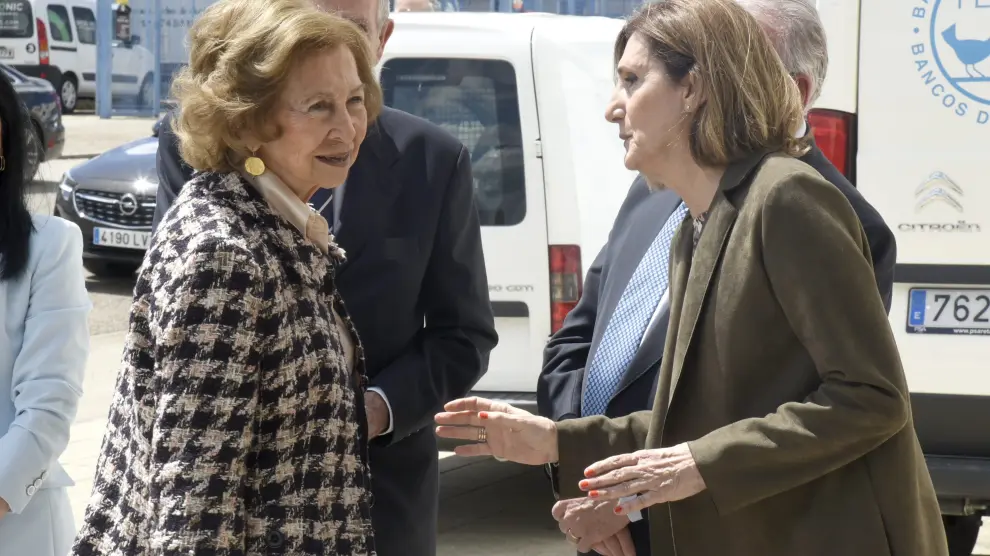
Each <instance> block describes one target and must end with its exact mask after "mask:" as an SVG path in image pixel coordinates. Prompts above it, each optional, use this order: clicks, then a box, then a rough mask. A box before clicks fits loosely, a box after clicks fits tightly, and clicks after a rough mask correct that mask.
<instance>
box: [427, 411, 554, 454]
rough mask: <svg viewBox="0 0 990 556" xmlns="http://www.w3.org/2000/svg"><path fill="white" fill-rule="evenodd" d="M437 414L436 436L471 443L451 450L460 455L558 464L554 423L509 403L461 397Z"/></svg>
mask: <svg viewBox="0 0 990 556" xmlns="http://www.w3.org/2000/svg"><path fill="white" fill-rule="evenodd" d="M443 408H444V410H445V411H444V412H442V413H437V416H436V421H437V424H438V425H440V426H439V427H437V436H440V437H441V438H452V439H456V440H472V441H475V442H477V444H466V445H463V446H457V447H456V448H454V453H456V454H457V455H459V456H495V457H496V458H500V459H506V460H509V461H514V462H516V463H523V464H526V465H543V464H546V463H554V462H556V461H557V424H556V423H554V422H553V421H551V420H550V419H547V418H545V417H539V416H537V415H533V414H532V413H529V412H528V411H524V410H522V409H518V408H515V407H512V406H511V405H509V404H506V403H502V402H496V401H492V400H488V399H485V398H477V397H471V398H462V399H459V400H454V401H452V402H448V403H447V404H446V405H444V407H443Z"/></svg>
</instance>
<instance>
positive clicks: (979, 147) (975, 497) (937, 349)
mask: <svg viewBox="0 0 990 556" xmlns="http://www.w3.org/2000/svg"><path fill="white" fill-rule="evenodd" d="M818 9H819V11H820V13H821V16H822V19H823V21H824V22H825V25H826V30H827V32H828V37H829V43H830V44H829V56H830V58H831V62H830V64H829V74H830V75H829V77H828V80H827V82H826V85H825V88H824V90H823V93H822V97H821V99H820V100H819V101H818V104H817V106H818V107H819V108H821V109H823V110H822V112H820V113H819V114H818V115H817V116H816V117H815V118H813V119H812V125H813V126H814V127H815V128H816V129H817V130H819V136H821V137H822V139H820V141H819V142H820V144H822V145H823V149H824V150H825V151H826V153H828V154H829V156H830V157H831V158H832V160H833V161H834V162H836V165H837V166H839V168H840V169H843V170H844V171H845V172H846V175H847V176H849V177H850V179H853V180H854V183H856V185H857V187H858V188H859V189H860V190H862V191H863V193H864V194H865V195H866V197H867V198H868V199H869V200H870V201H871V202H872V203H873V204H874V206H876V208H877V209H878V210H879V211H880V213H881V214H882V215H883V216H884V218H885V219H886V221H887V223H888V225H889V226H890V227H891V228H892V229H893V230H894V231H895V234H896V237H897V263H898V264H897V267H896V270H895V276H894V278H895V284H894V294H893V295H894V297H893V306H892V308H891V311H890V322H891V324H892V325H893V329H894V335H895V337H896V339H897V344H898V348H899V350H900V353H901V358H902V360H903V362H904V368H905V371H906V373H907V379H908V385H909V387H910V389H911V405H912V408H913V417H914V423H915V428H916V429H917V431H918V437H919V440H920V441H921V446H922V449H923V450H924V452H925V454H926V458H927V460H928V468H929V470H930V471H931V475H932V480H933V481H934V483H935V490H936V491H937V493H938V495H939V498H940V502H941V505H942V513H943V516H944V521H945V525H946V531H947V533H948V536H949V543H950V551H951V554H952V555H953V556H958V555H969V554H971V553H972V551H973V547H974V545H975V544H976V541H977V536H978V535H979V531H980V524H981V516H986V515H990V373H988V372H987V370H988V366H987V360H988V358H990V248H988V247H987V245H988V243H990V188H988V187H987V177H986V176H987V172H986V163H985V160H986V153H987V147H986V146H987V144H988V141H990V78H988V77H987V76H990V40H988V37H990V2H988V1H987V0H951V1H949V0H915V1H912V0H909V1H907V2H904V1H899V0H870V1H868V2H867V1H864V0H843V1H840V2H819V3H818Z"/></svg>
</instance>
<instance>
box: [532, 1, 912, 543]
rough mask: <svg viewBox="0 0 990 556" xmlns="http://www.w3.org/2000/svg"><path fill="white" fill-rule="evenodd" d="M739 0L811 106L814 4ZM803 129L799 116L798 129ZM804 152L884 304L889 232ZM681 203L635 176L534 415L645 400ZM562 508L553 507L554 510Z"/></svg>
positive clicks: (619, 411) (604, 520) (657, 354)
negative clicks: (839, 206) (857, 243)
mask: <svg viewBox="0 0 990 556" xmlns="http://www.w3.org/2000/svg"><path fill="white" fill-rule="evenodd" d="M740 3H742V4H743V5H744V6H746V7H747V9H749V10H750V12H751V13H752V14H753V15H754V16H755V17H756V18H757V20H759V21H760V22H761V23H762V24H763V26H764V28H765V29H767V30H768V31H769V32H768V34H769V35H770V37H771V40H772V41H773V42H774V45H775V47H776V49H777V51H778V54H779V55H780V57H781V60H782V61H783V62H784V65H785V67H787V69H788V70H789V72H790V73H791V75H793V76H794V79H795V81H796V82H797V85H798V88H799V89H800V90H801V95H802V100H803V101H804V103H805V106H806V107H809V108H810V106H811V105H812V104H813V103H814V101H815V99H816V98H817V96H818V93H819V92H820V91H821V85H822V83H823V81H824V79H825V72H826V68H827V65H828V59H827V50H826V47H825V31H824V29H823V28H822V25H821V21H820V20H819V18H818V13H817V11H816V9H815V7H814V6H813V5H812V4H811V3H810V2H809V1H808V0H740ZM807 132H808V128H807V125H806V126H805V127H804V129H802V130H801V131H800V132H799V135H804V134H806V133H807ZM801 160H802V161H804V162H805V163H806V164H808V165H809V166H811V167H813V168H814V169H815V170H817V171H818V172H819V173H820V174H821V175H822V176H823V177H824V178H825V179H826V180H828V181H830V182H831V183H832V184H834V185H835V186H836V187H837V188H838V189H839V190H840V191H841V192H842V193H843V194H844V195H845V196H846V197H847V198H848V199H849V202H850V204H851V205H852V207H853V209H854V210H855V212H856V214H857V215H858V216H859V219H860V221H861V222H862V224H863V228H864V229H865V231H866V235H867V237H868V239H869V242H870V250H871V255H872V257H873V265H874V272H875V274H876V279H877V287H878V288H879V291H880V294H881V297H882V299H883V303H884V306H885V307H886V309H887V311H888V312H889V311H890V302H891V293H892V290H893V281H894V262H895V259H896V245H895V241H894V236H893V233H892V232H891V231H890V229H889V228H888V227H887V225H886V224H885V223H884V221H883V218H882V217H881V216H880V214H879V213H878V212H877V211H876V210H875V209H874V208H873V207H872V206H871V205H870V204H869V203H868V202H867V201H866V199H864V198H863V196H862V195H861V194H860V193H859V192H858V191H857V190H856V188H855V187H854V186H853V185H852V184H851V183H850V182H849V180H848V179H846V178H845V176H843V175H842V173H841V172H839V170H838V169H836V168H835V166H833V165H832V164H831V163H830V162H829V161H828V159H827V158H826V157H825V155H824V154H823V153H822V151H821V150H820V149H819V148H818V147H817V145H813V146H812V149H811V151H810V152H809V153H808V154H806V155H805V156H803V157H802V158H801ZM682 207H683V205H682V204H681V202H680V199H679V198H677V196H676V195H675V194H674V193H673V192H671V191H653V192H651V191H650V189H649V187H648V186H647V184H646V182H645V180H644V179H643V178H638V179H637V180H636V181H635V182H634V183H633V185H632V188H631V189H630V190H629V193H628V195H627V197H626V200H625V201H624V202H623V204H622V206H621V208H620V209H619V213H618V215H617V216H616V219H615V223H614V224H613V227H612V231H611V232H610V233H609V237H608V241H607V243H606V244H605V246H604V247H603V248H602V250H601V252H600V253H599V254H598V256H597V257H596V258H595V260H594V262H593V263H592V265H591V267H590V268H589V269H588V275H587V277H586V278H585V285H584V293H583V295H582V297H581V300H580V301H579V302H578V304H577V306H576V307H575V308H574V309H573V310H572V311H571V313H570V314H569V315H568V316H567V318H566V319H565V321H564V325H563V327H562V328H561V329H560V330H559V331H558V332H557V333H556V334H554V335H553V337H552V338H551V339H550V341H549V343H548V344H547V348H546V351H545V354H544V367H543V371H542V373H541V374H540V378H539V383H538V386H537V403H538V407H539V412H540V414H541V415H543V416H544V417H548V418H550V419H553V420H555V421H560V420H564V419H572V418H576V417H582V416H585V415H606V416H608V417H613V418H614V417H621V416H624V415H629V414H630V413H634V412H636V411H642V410H649V409H651V408H652V405H653V398H654V395H655V393H656V389H657V377H658V372H657V371H658V369H659V367H660V359H661V357H662V355H663V349H664V343H665V339H666V333H667V324H668V317H669V307H670V303H669V300H668V299H667V292H666V289H667V285H668V284H667V276H666V265H667V261H668V258H667V257H668V256H669V248H670V240H671V239H672V234H665V233H664V232H665V230H666V229H669V228H670V227H671V226H669V225H667V222H668V220H675V221H677V222H680V221H681V220H682V219H683V217H684V213H683V212H682V211H683V208H682ZM657 269H662V270H659V271H658V270H657ZM551 473H553V470H551ZM582 504H583V505H584V508H583V509H577V508H575V509H574V510H572V511H583V512H587V513H589V514H590V513H592V512H594V513H596V514H597V515H596V516H595V517H594V519H595V521H596V522H597V523H598V524H599V527H598V530H597V531H596V533H597V534H598V535H599V536H601V537H602V538H603V539H604V541H603V542H605V543H607V544H606V545H605V546H606V548H610V550H609V552H612V555H611V556H622V555H623V551H621V550H619V547H620V546H626V547H628V546H629V545H630V544H633V545H635V550H636V554H638V555H641V556H648V555H649V554H650V550H649V530H648V526H647V522H646V520H645V519H643V520H641V521H636V522H632V523H630V522H629V520H628V519H627V518H625V517H622V516H615V515H614V514H612V513H611V507H612V506H613V504H610V503H600V504H598V505H595V504H594V502H592V501H583V502H582ZM563 511H564V508H563V507H561V506H558V507H557V508H555V515H556V514H558V513H559V512H563ZM558 517H559V516H558ZM589 517H591V516H590V515H589Z"/></svg>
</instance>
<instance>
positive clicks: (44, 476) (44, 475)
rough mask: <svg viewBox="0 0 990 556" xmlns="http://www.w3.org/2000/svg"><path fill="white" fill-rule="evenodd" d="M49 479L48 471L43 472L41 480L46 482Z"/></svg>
mask: <svg viewBox="0 0 990 556" xmlns="http://www.w3.org/2000/svg"><path fill="white" fill-rule="evenodd" d="M47 478H48V472H47V471H42V472H41V480H42V481H44V480H45V479H47Z"/></svg>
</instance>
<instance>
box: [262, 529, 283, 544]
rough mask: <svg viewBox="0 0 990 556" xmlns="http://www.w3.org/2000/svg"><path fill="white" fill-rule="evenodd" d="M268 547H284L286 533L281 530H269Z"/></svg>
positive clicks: (266, 539)
mask: <svg viewBox="0 0 990 556" xmlns="http://www.w3.org/2000/svg"><path fill="white" fill-rule="evenodd" d="M265 542H266V543H267V544H268V548H282V545H284V544H285V535H283V534H282V532H281V531H269V532H268V535H267V536H266V538H265Z"/></svg>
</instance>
